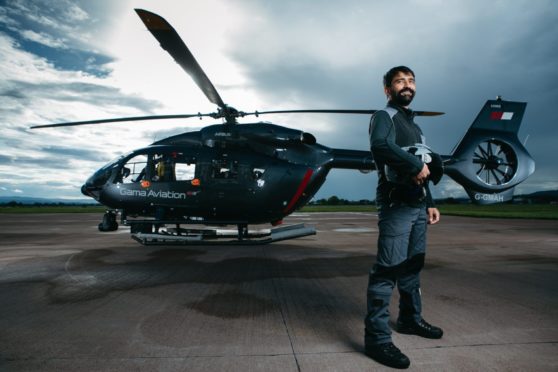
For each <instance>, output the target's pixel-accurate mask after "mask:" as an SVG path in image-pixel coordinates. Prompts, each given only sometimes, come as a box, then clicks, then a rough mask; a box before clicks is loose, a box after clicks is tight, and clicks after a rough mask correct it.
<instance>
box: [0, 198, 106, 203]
mask: <svg viewBox="0 0 558 372" xmlns="http://www.w3.org/2000/svg"><path fill="white" fill-rule="evenodd" d="M12 202H16V203H18V204H23V205H34V204H68V205H96V204H99V203H98V202H97V201H96V200H93V199H90V198H88V199H85V198H83V199H63V198H58V199H55V198H52V199H51V198H35V197H30V196H0V205H1V204H8V203H12Z"/></svg>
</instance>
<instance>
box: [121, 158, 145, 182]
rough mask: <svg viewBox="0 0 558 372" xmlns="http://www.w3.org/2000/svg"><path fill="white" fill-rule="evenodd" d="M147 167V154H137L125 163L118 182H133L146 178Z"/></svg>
mask: <svg viewBox="0 0 558 372" xmlns="http://www.w3.org/2000/svg"><path fill="white" fill-rule="evenodd" d="M146 169H147V155H145V154H140V155H136V156H134V157H133V158H130V159H129V160H128V161H127V162H126V164H124V166H123V167H122V169H121V170H120V174H119V176H118V177H117V182H122V183H132V182H139V181H141V180H143V179H146Z"/></svg>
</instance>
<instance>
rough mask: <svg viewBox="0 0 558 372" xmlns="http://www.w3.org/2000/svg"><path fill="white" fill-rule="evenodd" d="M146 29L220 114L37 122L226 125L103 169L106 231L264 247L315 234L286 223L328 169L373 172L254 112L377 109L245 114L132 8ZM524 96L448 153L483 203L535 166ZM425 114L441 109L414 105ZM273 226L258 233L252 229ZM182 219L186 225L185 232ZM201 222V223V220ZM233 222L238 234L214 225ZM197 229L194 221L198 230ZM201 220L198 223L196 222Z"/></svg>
mask: <svg viewBox="0 0 558 372" xmlns="http://www.w3.org/2000/svg"><path fill="white" fill-rule="evenodd" d="M135 11H136V13H137V14H138V16H139V17H140V19H141V20H142V21H143V23H144V24H145V26H146V27H147V29H148V30H149V31H150V32H151V34H152V35H153V36H154V37H155V39H157V41H158V42H159V43H160V45H161V47H162V48H163V49H165V50H166V51H167V52H168V53H169V54H170V55H171V56H172V57H173V58H174V60H175V61H176V62H177V63H178V65H179V66H181V67H182V68H183V69H184V70H185V71H186V72H187V73H188V74H189V75H190V76H191V77H192V79H193V80H194V82H195V83H196V85H197V86H198V87H199V88H200V89H201V90H202V92H203V93H204V94H205V96H206V97H207V98H208V99H209V101H210V102H212V103H214V104H215V105H217V107H218V109H217V111H216V112H213V113H204V114H202V113H197V114H179V115H157V116H136V117H124V118H112V119H101V120H88V121H79V122H67V123H58V124H47V125H36V126H33V127H31V128H48V127H62V126H75V125H91V124H101V123H110V122H125V121H139V120H156V119H176V118H194V117H199V118H201V117H211V118H214V119H222V120H223V123H221V124H214V125H209V126H206V127H204V128H202V129H201V130H199V131H191V132H186V133H182V134H178V135H175V136H171V137H168V138H165V139H162V140H159V141H156V142H154V143H152V144H151V145H149V146H147V147H145V148H141V149H137V150H134V151H131V152H130V153H127V154H124V155H122V156H120V157H119V158H118V159H115V160H113V161H111V162H109V163H108V164H106V165H105V166H103V167H102V168H101V169H99V170H98V171H96V172H95V173H94V174H93V175H92V176H91V177H90V178H89V179H87V181H86V182H85V184H84V185H83V186H82V188H81V191H82V193H83V194H84V195H86V196H89V197H92V198H94V199H95V200H97V201H98V202H100V203H101V204H103V205H105V206H107V207H108V208H110V209H108V210H107V211H106V213H105V214H104V216H103V220H102V222H101V223H100V224H99V226H98V227H99V230H100V231H103V232H106V231H115V230H117V229H118V222H117V216H118V214H120V216H121V223H122V224H124V225H127V226H130V232H131V236H132V238H133V239H135V240H137V241H138V242H140V243H141V244H144V245H152V244H265V243H270V242H274V241H280V240H284V239H292V238H297V237H302V236H308V235H312V234H315V233H316V231H315V229H314V228H313V227H308V226H305V225H304V224H298V225H290V226H281V224H282V221H283V219H284V218H285V217H286V216H288V215H290V214H291V213H292V212H293V211H295V210H297V209H299V208H301V207H302V206H304V205H305V204H306V203H307V202H308V201H310V200H311V199H312V197H313V196H314V195H315V193H316V192H317V191H318V190H319V189H320V187H321V186H322V184H323V183H324V182H325V180H326V176H327V174H328V173H329V171H330V170H331V169H334V168H341V169H354V170H360V171H363V172H369V171H373V170H376V165H375V163H374V159H373V158H372V154H371V152H370V151H361V150H352V149H336V148H329V147H327V146H324V145H321V144H319V143H317V141H316V138H315V137H314V136H313V135H312V134H310V133H308V132H304V131H302V130H298V129H291V128H287V127H284V126H280V125H276V124H271V123H266V122H257V123H248V124H241V125H240V124H238V122H237V119H238V118H242V117H245V116H249V115H254V116H256V117H258V116H259V115H263V114H277V113H335V114H368V115H370V114H373V113H374V112H376V110H276V111H261V112H258V111H254V112H243V111H239V110H237V109H235V108H233V107H232V106H229V105H227V104H225V103H224V101H223V99H222V98H221V96H220V95H219V93H218V92H217V90H216V89H215V87H214V86H213V84H212V82H211V81H210V80H209V78H208V77H207V75H206V74H205V72H204V71H203V70H202V68H201V67H200V65H199V64H198V62H197V61H196V59H195V58H194V56H193V55H192V53H191V52H190V50H189V49H188V47H187V46H186V44H185V43H184V42H183V40H182V39H181V38H180V36H179V35H178V33H177V32H176V30H175V29H174V28H173V27H172V26H171V25H170V24H169V23H168V22H167V21H166V20H165V19H164V18H162V17H161V16H159V15H157V14H154V13H152V12H149V11H146V10H143V9H135ZM525 108H526V103H524V102H512V101H504V100H502V99H501V98H500V97H498V98H497V99H496V100H488V101H487V102H486V103H485V105H484V107H483V108H482V109H481V111H480V113H479V114H478V116H477V117H476V119H475V120H474V122H473V124H472V125H471V126H470V128H469V129H468V131H467V132H466V134H465V136H464V137H463V138H462V139H461V141H460V142H459V143H458V144H457V146H456V147H455V148H454V150H453V151H452V153H451V155H441V159H442V161H443V166H444V173H445V174H447V175H448V176H450V177H451V178H452V179H454V180H455V181H456V182H458V183H459V184H461V185H462V186H463V187H464V189H465V190H466V191H467V193H468V194H469V196H470V197H471V199H472V200H473V201H474V202H476V203H479V204H490V203H496V202H504V201H507V200H510V199H511V198H512V196H513V190H514V187H515V186H516V185H518V184H519V183H521V182H523V181H524V180H525V179H526V178H527V177H529V176H530V175H531V174H532V173H533V172H534V169H535V162H534V160H533V159H532V157H531V156H530V155H529V153H528V152H527V150H526V149H525V147H524V146H523V145H522V144H521V142H520V141H519V140H518V137H517V132H518V130H519V126H520V124H521V121H522V118H523V114H524V111H525ZM415 114H416V115H419V116H435V115H441V114H442V113H440V112H430V111H415ZM255 224H271V226H272V228H270V229H264V230H257V231H251V230H249V229H248V226H249V225H255ZM184 225H186V226H188V227H187V228H185V227H184ZM202 225H203V226H202ZM227 225H236V227H237V229H236V231H234V230H233V231H232V232H230V231H229V232H220V231H219V230H218V229H216V228H213V227H220V226H227ZM192 226H194V227H192ZM196 226H197V227H196Z"/></svg>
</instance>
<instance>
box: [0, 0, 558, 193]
mask: <svg viewBox="0 0 558 372" xmlns="http://www.w3.org/2000/svg"><path fill="white" fill-rule="evenodd" d="M134 8H143V9H146V10H150V11H152V12H155V13H157V14H160V15H161V16H163V17H164V18H165V19H166V20H167V21H169V22H170V23H171V24H172V25H173V26H174V28H175V29H176V30H177V31H178V33H179V34H180V35H181V36H182V39H183V40H184V41H185V43H186V44H187V45H188V46H189V48H190V50H191V51H192V53H193V54H194V55H195V57H196V59H197V60H198V62H199V63H200V65H201V66H202V67H203V69H204V70H205V72H206V74H207V75H208V76H209V78H210V79H211V80H212V81H213V83H214V85H215V86H216V87H217V89H218V91H219V93H220V95H221V97H222V98H223V99H224V101H225V102H226V103H227V104H230V105H232V106H234V107H236V108H237V109H240V110H243V111H253V110H270V109H299V108H312V109H313V108H353V109H378V108H383V107H384V105H385V97H384V96H383V90H382V85H381V77H382V75H383V74H384V73H385V71H387V70H388V69H389V68H390V67H392V66H395V65H401V64H405V65H408V66H410V67H411V68H412V69H413V70H414V71H415V73H416V77H417V96H416V98H415V101H414V102H413V105H412V107H413V108H415V109H417V110H433V111H443V112H446V115H444V116H441V117H437V118H419V119H418V120H417V122H418V123H419V124H420V125H421V127H422V128H423V131H424V133H425V135H426V137H427V143H428V144H429V145H430V146H431V147H432V148H434V149H435V150H436V151H437V152H439V153H442V154H449V153H450V152H451V150H452V149H453V147H454V146H455V144H456V143H457V141H458V140H459V139H460V138H461V137H462V136H463V134H464V133H465V131H466V130H467V128H468V126H469V125H470V123H471V122H472V120H473V119H474V118H475V116H476V115H477V113H478V111H479V110H480V108H481V107H482V105H483V104H484V102H485V101H486V100H487V99H493V98H494V97H496V96H497V95H502V96H503V97H504V99H507V100H514V101H523V102H528V105H527V111H526V114H525V116H524V120H523V124H522V127H521V130H520V132H519V137H520V140H521V141H522V142H523V141H525V140H526V139H528V140H527V144H526V146H527V148H528V150H529V152H530V153H531V155H532V156H533V157H534V158H535V160H536V162H537V170H536V172H535V173H534V174H533V175H532V176H531V177H530V178H529V179H528V180H527V181H525V182H524V183H523V184H521V185H520V186H519V187H517V189H516V193H526V192H533V191H538V190H551V189H558V171H557V170H558V167H557V165H556V155H555V154H556V152H555V151H554V148H555V147H556V143H558V131H557V129H556V126H557V124H558V120H557V115H556V112H555V106H556V104H557V102H558V69H557V68H556V66H557V65H558V48H557V45H558V7H556V4H555V2H554V1H552V0H526V1H521V0H514V1H484V0H471V1H448V0H430V1H429V0H421V1H418V0H414V1H413V0H402V1H387V0H386V1H380V0H378V1H361V0H344V1H320V0H314V1H310V0H282V1H263V0H259V1H258V0H253V1H250V0H206V1H194V0H187V1H186V0H185V1H178V0H175V1H162V0H159V1H140V0H137V1H136V0H129V1H124V0H120V1H112V0H102V1H86V0H81V1H70V0H13V1H10V0H3V1H0V118H1V121H0V196H12V195H16V196H35V197H65V198H78V197H81V194H80V192H79V189H80V186H81V185H82V184H83V182H84V181H85V180H86V179H87V177H88V176H89V175H90V174H92V173H93V172H94V171H95V170H96V169H98V168H100V167H101V166H102V165H103V164H105V163H106V162H107V161H109V160H110V159H112V158H114V157H116V156H118V155H119V154H122V153H125V152H128V151H130V150H133V149H135V148H139V147H143V146H147V145H149V144H150V143H152V142H153V141H155V140H158V139H162V138H164V137H166V136H168V135H170V134H176V133H180V132H183V131H190V130H197V129H199V128H200V127H201V126H204V125H209V124H212V123H214V121H213V120H211V119H204V120H202V121H199V120H198V119H190V120H186V121H184V120H182V121H180V120H175V121H159V122H146V123H138V122H134V123H128V124H104V125H96V126H88V127H86V126H82V127H71V128H62V129H61V128H52V129H43V130H29V129H28V128H29V126H30V125H34V124H46V123H53V122H61V121H77V120H89V119H100V118H108V117H118V116H134V115H149V114H175V113H197V112H200V111H201V112H212V111H214V109H215V107H214V106H213V105H212V104H211V103H210V102H208V100H207V99H206V98H205V96H204V95H203V94H202V93H201V91H199V89H198V88H197V87H196V86H195V84H194V83H193V81H192V80H191V79H190V78H189V76H188V75H186V74H185V73H184V72H183V70H182V69H181V68H180V67H179V66H178V65H176V63H175V62H174V61H173V60H172V58H171V57H170V56H169V55H168V54H167V53H166V52H165V51H163V50H162V49H161V48H160V47H159V45H158V43H157V41H156V40H155V39H154V38H153V36H152V35H151V34H150V33H149V32H148V31H147V29H146V28H145V26H144V25H143V23H142V22H141V21H140V19H139V17H138V16H137V15H136V13H135V12H134V10H133V9H134ZM264 120H267V121H273V122H274V123H277V124H281V125H285V126H287V127H292V128H302V129H304V130H306V131H308V132H311V133H313V134H314V135H315V136H316V138H317V139H318V142H319V143H321V144H324V145H326V146H329V147H335V148H352V149H361V150H367V149H368V139H367V131H368V121H369V118H368V117H366V116H356V115H346V116H341V115H322V114H320V115H280V116H279V115H276V116H267V117H265V118H264ZM244 121H245V122H249V121H250V120H249V119H248V120H244ZM375 186H376V175H375V174H374V173H371V174H361V173H360V172H358V171H348V170H334V171H333V172H331V173H330V175H329V177H328V180H327V181H326V183H325V184H324V186H323V187H322V189H321V190H320V191H319V192H318V194H317V195H316V197H317V198H322V197H326V198H327V197H329V196H331V195H337V196H339V197H342V198H346V199H351V200H358V199H364V198H366V199H373V198H374V190H375ZM434 195H435V196H436V197H447V196H455V197H459V196H464V195H465V194H464V192H463V191H462V189H461V187H460V186H459V185H457V184H455V183H454V182H453V181H451V180H449V179H445V180H444V181H443V182H442V183H441V184H440V185H439V186H437V187H435V189H434Z"/></svg>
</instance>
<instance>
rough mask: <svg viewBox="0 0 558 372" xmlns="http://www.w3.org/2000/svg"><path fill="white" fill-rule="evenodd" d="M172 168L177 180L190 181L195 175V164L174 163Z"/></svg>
mask: <svg viewBox="0 0 558 372" xmlns="http://www.w3.org/2000/svg"><path fill="white" fill-rule="evenodd" d="M174 170H175V172H176V180H177V181H191V180H193V179H194V178H195V177H196V176H195V175H196V164H191V163H176V165H175V168H174Z"/></svg>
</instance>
